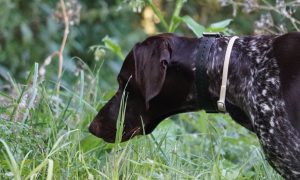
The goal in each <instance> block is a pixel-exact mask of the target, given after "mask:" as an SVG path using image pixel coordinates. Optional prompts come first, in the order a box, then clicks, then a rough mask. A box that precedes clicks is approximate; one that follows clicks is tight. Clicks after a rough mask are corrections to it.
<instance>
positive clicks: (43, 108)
mask: <svg viewBox="0 0 300 180" xmlns="http://www.w3.org/2000/svg"><path fill="white" fill-rule="evenodd" d="M37 69H38V65H37V64H36V65H35V67H34V68H33V69H32V71H31V73H29V75H28V80H27V82H26V83H25V84H24V85H18V84H17V83H15V82H13V83H12V84H14V86H13V90H12V92H10V94H9V93H6V94H5V93H1V94H0V99H1V120H0V179H47V180H48V179H281V177H280V176H278V175H277V174H276V173H275V172H274V170H273V169H272V168H271V167H270V166H269V165H268V163H267V162H266V161H265V160H264V157H263V153H262V151H261V149H260V147H259V144H258V141H257V138H256V137H255V136H254V135H253V134H251V133H250V132H249V131H247V130H246V129H244V128H242V127H241V126H239V125H237V124H236V123H234V122H233V121H232V120H231V119H230V118H229V117H228V116H226V115H216V114H205V113H204V112H198V113H186V114H180V115H176V116H173V117H172V118H169V119H167V120H165V121H163V122H162V123H161V124H160V125H159V127H158V128H157V129H156V130H155V131H154V132H153V133H152V134H151V135H148V136H140V137H138V138H134V139H132V140H130V141H128V142H125V143H116V144H107V143H105V142H104V141H103V140H101V139H98V138H96V137H94V136H92V135H91V134H90V133H89V132H88V131H87V126H88V124H89V123H90V122H91V120H92V119H93V117H94V116H95V114H96V113H97V111H98V110H99V108H101V107H102V106H103V105H104V104H105V102H106V100H108V99H109V97H111V95H112V94H113V93H114V90H111V92H103V91H101V89H100V88H99V84H98V82H101V81H100V79H99V78H100V77H99V70H98V71H94V72H93V71H91V70H89V69H88V70H85V71H81V73H80V76H79V78H78V82H77V83H75V84H74V85H73V87H72V88H71V89H67V88H66V87H64V88H63V90H62V91H61V94H60V96H59V97H57V96H56V95H55V91H54V90H53V89H54V88H49V86H51V87H55V83H53V82H51V81H47V80H41V79H40V78H39V77H38V73H37ZM49 89H50V90H49ZM51 89H52V90H51ZM125 102H126V98H125V99H124V102H123V103H122V107H123V108H122V109H123V111H122V110H121V111H120V113H119V114H120V116H119V123H118V124H119V128H118V129H119V132H118V134H120V132H121V131H120V130H121V129H122V121H123V119H124V109H125V108H126V103H125ZM117 137H118V136H117ZM119 138H120V137H119Z"/></svg>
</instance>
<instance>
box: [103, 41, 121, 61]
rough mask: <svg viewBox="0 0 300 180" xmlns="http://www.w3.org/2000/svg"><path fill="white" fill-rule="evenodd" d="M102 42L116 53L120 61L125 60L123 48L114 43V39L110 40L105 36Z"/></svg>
mask: <svg viewBox="0 0 300 180" xmlns="http://www.w3.org/2000/svg"><path fill="white" fill-rule="evenodd" d="M102 41H103V42H104V45H105V47H106V48H108V49H109V50H111V51H112V52H114V53H116V54H117V55H118V56H119V58H120V59H122V60H124V59H125V56H124V55H123V53H122V50H121V47H120V46H119V45H118V44H117V43H115V42H113V41H112V39H110V38H109V37H108V36H105V37H104V38H103V39H102Z"/></svg>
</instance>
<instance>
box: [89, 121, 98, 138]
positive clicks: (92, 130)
mask: <svg viewBox="0 0 300 180" xmlns="http://www.w3.org/2000/svg"><path fill="white" fill-rule="evenodd" d="M89 131H90V133H92V134H93V135H95V136H99V132H100V123H98V122H97V121H93V122H92V123H91V124H90V126H89Z"/></svg>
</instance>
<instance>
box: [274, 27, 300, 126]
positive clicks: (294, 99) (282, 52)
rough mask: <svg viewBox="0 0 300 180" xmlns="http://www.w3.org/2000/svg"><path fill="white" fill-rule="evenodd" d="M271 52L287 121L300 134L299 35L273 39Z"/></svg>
mask: <svg viewBox="0 0 300 180" xmlns="http://www.w3.org/2000/svg"><path fill="white" fill-rule="evenodd" d="M273 52H274V56H275V58H276V61H277V63H278V66H279V71H280V74H279V75H280V83H281V91H282V94H283V98H284V100H285V103H286V107H287V112H288V115H289V119H290V121H291V122H292V124H293V125H294V127H296V129H298V131H299V132H300V101H299V100H300V33H299V32H292V33H287V34H285V35H282V36H278V37H277V38H275V40H274V43H273Z"/></svg>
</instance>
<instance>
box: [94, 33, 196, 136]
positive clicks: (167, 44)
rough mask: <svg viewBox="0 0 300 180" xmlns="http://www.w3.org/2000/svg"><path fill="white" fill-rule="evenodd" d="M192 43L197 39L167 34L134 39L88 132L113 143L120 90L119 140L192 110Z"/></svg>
mask: <svg viewBox="0 0 300 180" xmlns="http://www.w3.org/2000/svg"><path fill="white" fill-rule="evenodd" d="M196 43H197V39H194V38H186V37H178V36H175V35H173V34H161V35H157V36H152V37H149V38H148V39H146V40H145V41H144V42H142V43H137V44H136V45H135V46H134V48H133V49H132V50H131V51H130V52H129V54H128V55H127V57H126V59H125V61H124V64H123V66H122V68H121V71H120V73H119V75H118V83H119V89H118V91H117V92H116V94H115V95H114V96H113V97H112V98H111V99H110V100H109V102H108V103H107V104H106V105H105V106H104V107H103V108H102V109H101V110H100V112H99V113H98V114H97V116H96V117H95V119H94V120H93V122H92V123H91V124H90V127H89V130H90V132H91V133H92V134H94V135H96V136H98V137H100V138H103V139H104V140H105V141H107V142H114V141H115V136H116V123H117V119H118V114H119V108H120V102H121V99H122V94H123V92H125V95H126V97H127V105H126V111H125V118H124V131H123V136H122V141H126V140H128V139H130V138H131V137H133V136H135V135H139V134H142V133H143V132H145V133H146V134H148V133H150V132H152V131H153V129H154V128H155V127H156V126H157V125H158V124H159V123H160V122H161V121H162V120H163V119H164V118H166V117H168V116H170V115H173V114H176V113H180V112H186V111H193V110H196V108H197V106H196V97H195V96H196V88H195V83H194V77H195V76H194V71H193V62H194V59H195V58H196V57H195V56H196V55H195V54H196V52H195V51H197V50H196V47H197V45H196Z"/></svg>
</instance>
